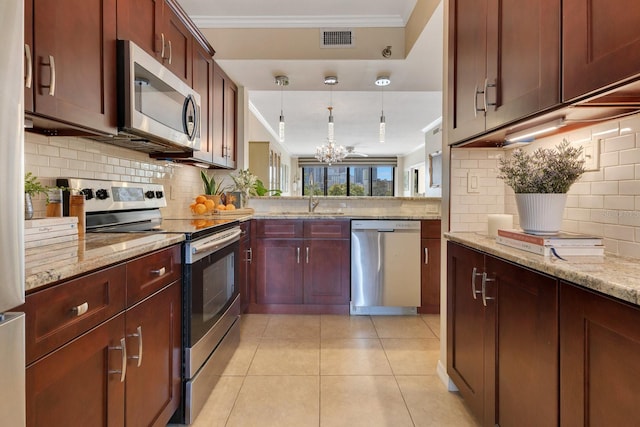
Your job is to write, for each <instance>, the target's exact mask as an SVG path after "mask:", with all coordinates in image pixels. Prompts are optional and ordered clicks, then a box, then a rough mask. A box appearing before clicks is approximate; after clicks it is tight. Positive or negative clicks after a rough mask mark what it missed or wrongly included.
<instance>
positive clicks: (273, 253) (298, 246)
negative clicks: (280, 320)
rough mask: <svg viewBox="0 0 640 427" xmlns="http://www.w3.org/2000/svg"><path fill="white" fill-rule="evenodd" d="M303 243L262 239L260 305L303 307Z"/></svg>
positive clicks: (258, 250) (258, 249) (258, 278)
mask: <svg viewBox="0 0 640 427" xmlns="http://www.w3.org/2000/svg"><path fill="white" fill-rule="evenodd" d="M302 262H303V253H302V240H301V239H290V240H289V239H288V240H280V239H258V240H257V244H256V272H255V274H256V302H257V303H258V304H302V302H303V288H302V279H303V278H302Z"/></svg>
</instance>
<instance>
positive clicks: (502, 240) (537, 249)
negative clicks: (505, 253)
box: [496, 236, 604, 258]
mask: <svg viewBox="0 0 640 427" xmlns="http://www.w3.org/2000/svg"><path fill="white" fill-rule="evenodd" d="M496 243H499V244H501V245H505V246H509V247H512V248H516V249H520V250H523V251H527V252H531V253H533V254H538V255H542V256H557V257H559V258H562V257H565V256H594V255H597V256H602V255H604V246H603V245H594V246H558V247H556V246H551V245H547V246H540V245H537V244H535V243H529V242H524V241H522V240H516V239H509V238H507V237H503V236H497V237H496Z"/></svg>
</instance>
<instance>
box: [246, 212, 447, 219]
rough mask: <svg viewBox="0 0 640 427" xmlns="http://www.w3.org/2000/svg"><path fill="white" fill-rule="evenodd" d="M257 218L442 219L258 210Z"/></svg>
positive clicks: (428, 215)
mask: <svg viewBox="0 0 640 427" xmlns="http://www.w3.org/2000/svg"><path fill="white" fill-rule="evenodd" d="M253 218H255V219H407V220H411V219H412V220H422V219H440V218H441V217H440V215H439V214H432V213H402V212H399V213H397V214H389V213H370V214H367V213H356V212H322V211H319V212H305V211H299V212H289V211H284V212H256V213H254V214H253Z"/></svg>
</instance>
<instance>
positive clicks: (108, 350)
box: [26, 314, 125, 427]
mask: <svg viewBox="0 0 640 427" xmlns="http://www.w3.org/2000/svg"><path fill="white" fill-rule="evenodd" d="M123 331H124V314H120V315H118V316H116V317H114V318H112V319H110V320H109V321H107V322H105V323H103V324H101V325H100V326H98V327H97V328H95V329H92V330H91V331H90V332H88V333H86V334H84V335H82V336H80V337H79V338H77V339H76V340H74V341H72V342H70V343H69V344H67V345H65V346H63V347H61V348H60V349H58V350H56V351H54V352H53V353H50V354H49V355H47V356H45V357H43V358H42V359H40V360H38V361H37V362H35V363H33V364H32V365H30V366H28V367H27V369H26V396H27V426H29V427H35V426H43V427H44V426H52V425H55V426H65V427H76V426H77V427H86V426H96V427H98V426H105V427H120V426H122V425H124V391H125V386H124V384H125V383H124V382H121V371H122V368H123V360H122V358H123V352H122V349H121V339H122V338H123V337H124V336H123ZM117 347H120V348H117Z"/></svg>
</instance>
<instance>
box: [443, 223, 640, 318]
mask: <svg viewBox="0 0 640 427" xmlns="http://www.w3.org/2000/svg"><path fill="white" fill-rule="evenodd" d="M444 237H445V238H446V239H448V240H450V241H453V242H457V243H461V244H463V245H466V246H469V247H471V248H473V249H477V250H479V251H482V252H485V253H487V254H490V255H494V256H496V257H498V258H502V259H505V260H507V261H512V262H514V263H516V264H520V265H522V266H524V267H528V268H530V269H532V270H536V271H540V272H542V273H546V274H549V275H551V276H555V277H558V278H560V279H562V280H565V281H567V282H571V283H574V284H576V285H580V286H583V287H585V288H589V289H593V290H595V291H598V292H601V293H603V294H606V295H610V296H613V297H616V298H618V299H621V300H624V301H627V302H630V303H633V304H637V305H640V262H638V260H637V259H633V258H624V257H619V256H615V255H605V256H580V257H578V256H574V257H565V259H566V260H561V259H558V258H555V257H544V256H542V255H536V254H532V253H529V252H526V251H522V250H519V249H515V248H510V247H508V246H504V245H500V244H498V243H496V240H495V238H493V237H489V236H487V235H483V234H479V233H462V232H449V233H445V234H444Z"/></svg>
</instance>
